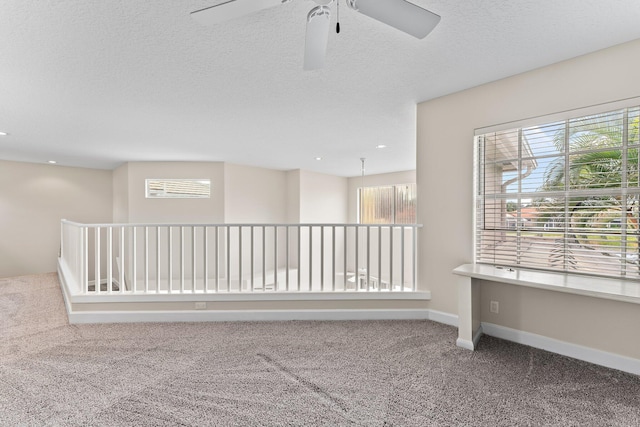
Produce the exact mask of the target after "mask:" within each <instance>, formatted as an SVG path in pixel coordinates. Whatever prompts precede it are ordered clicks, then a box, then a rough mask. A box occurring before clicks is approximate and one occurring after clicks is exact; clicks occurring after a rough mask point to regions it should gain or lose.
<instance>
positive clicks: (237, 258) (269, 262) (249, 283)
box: [60, 220, 420, 295]
mask: <svg viewBox="0 0 640 427" xmlns="http://www.w3.org/2000/svg"><path fill="white" fill-rule="evenodd" d="M419 227H420V225H415V224H380V225H363V224H80V223H75V222H71V221H67V220H62V224H61V250H60V264H61V265H62V266H63V274H65V281H66V282H67V283H68V286H69V288H70V292H71V293H72V294H74V295H100V294H129V295H131V294H185V293H199V294H203V293H204V294H213V293H240V292H305V291H306V292H344V291H358V292H382V291H385V292H403V291H416V290H417V289H416V287H417V266H416V259H417V253H416V252H417V239H418V233H417V231H418V228H419Z"/></svg>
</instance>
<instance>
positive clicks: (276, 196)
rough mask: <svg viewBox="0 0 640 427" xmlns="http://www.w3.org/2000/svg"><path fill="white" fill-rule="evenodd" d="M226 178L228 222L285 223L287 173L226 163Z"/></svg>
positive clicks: (225, 194) (226, 214)
mask: <svg viewBox="0 0 640 427" xmlns="http://www.w3.org/2000/svg"><path fill="white" fill-rule="evenodd" d="M224 177H225V192H224V198H225V214H224V220H225V222H227V223H284V222H286V220H287V174H286V172H284V171H279V170H273V169H265V168H258V167H253V166H241V165H234V164H230V163H225V165H224Z"/></svg>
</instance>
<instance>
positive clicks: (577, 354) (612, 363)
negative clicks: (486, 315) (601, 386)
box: [482, 322, 640, 375]
mask: <svg viewBox="0 0 640 427" xmlns="http://www.w3.org/2000/svg"><path fill="white" fill-rule="evenodd" d="M482 331H483V333H485V334H486V335H489V336H492V337H496V338H501V339H504V340H507V341H513V342H516V343H519V344H524V345H528V346H530V347H534V348H539V349H541V350H546V351H550V352H552V353H557V354H561V355H563V356H568V357H572V358H574V359H578V360H583V361H585V362H589V363H593V364H595V365H600V366H605V367H607V368H612V369H618V370H620V371H624V372H628V373H631V374H635V375H640V360H638V359H634V358H631V357H627V356H621V355H619V354H615V353H609V352H606V351H602V350H597V349H594V348H591V347H584V346H581V345H578V344H572V343H568V342H566V341H560V340H556V339H554V338H549V337H545V336H542V335H537V334H532V333H530V332H524V331H520V330H517V329H511V328H507V327H505V326H500V325H495V324H493V323H484V322H483V323H482Z"/></svg>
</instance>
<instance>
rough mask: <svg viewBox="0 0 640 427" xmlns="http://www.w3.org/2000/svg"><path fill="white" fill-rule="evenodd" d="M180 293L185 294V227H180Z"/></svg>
mask: <svg viewBox="0 0 640 427" xmlns="http://www.w3.org/2000/svg"><path fill="white" fill-rule="evenodd" d="M180 293H184V227H180Z"/></svg>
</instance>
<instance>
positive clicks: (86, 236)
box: [81, 227, 89, 293]
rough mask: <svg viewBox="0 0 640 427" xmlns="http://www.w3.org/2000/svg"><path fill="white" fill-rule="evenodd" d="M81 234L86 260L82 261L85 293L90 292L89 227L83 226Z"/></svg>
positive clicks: (84, 258)
mask: <svg viewBox="0 0 640 427" xmlns="http://www.w3.org/2000/svg"><path fill="white" fill-rule="evenodd" d="M81 235H82V237H81V238H83V240H82V252H83V254H84V256H83V261H84V262H83V263H82V265H83V267H82V287H83V288H84V292H85V293H89V228H88V227H83V228H82V233H81Z"/></svg>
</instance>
